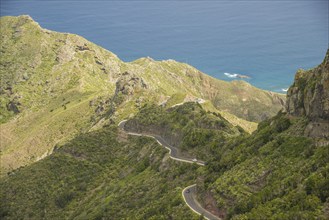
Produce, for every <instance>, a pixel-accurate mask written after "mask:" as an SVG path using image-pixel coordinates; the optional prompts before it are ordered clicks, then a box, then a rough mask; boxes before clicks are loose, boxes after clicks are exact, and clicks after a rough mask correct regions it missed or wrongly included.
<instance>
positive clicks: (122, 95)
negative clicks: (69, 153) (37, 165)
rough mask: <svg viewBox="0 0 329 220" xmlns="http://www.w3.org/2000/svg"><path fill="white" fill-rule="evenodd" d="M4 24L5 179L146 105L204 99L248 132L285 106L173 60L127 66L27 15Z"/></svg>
mask: <svg viewBox="0 0 329 220" xmlns="http://www.w3.org/2000/svg"><path fill="white" fill-rule="evenodd" d="M0 23H1V35H0V37H1V42H2V43H1V48H0V55H1V56H0V77H1V85H0V100H1V104H0V112H1V117H0V121H1V123H2V124H1V125H0V130H1V136H2V138H1V158H2V163H1V171H2V174H4V173H5V172H7V171H9V170H13V169H16V168H18V167H20V166H22V165H26V164H30V163H31V162H34V161H37V160H39V159H40V158H43V157H44V156H46V155H49V154H50V153H51V152H52V149H53V148H54V146H55V145H56V144H62V143H65V142H67V141H68V140H70V139H72V138H73V137H75V136H76V135H78V134H80V133H85V132H88V131H90V130H95V129H99V128H101V127H102V126H103V125H105V124H108V123H117V122H118V121H119V120H121V119H123V118H128V117H130V116H133V115H134V114H135V113H137V112H138V109H139V108H140V107H141V106H143V105H144V104H145V103H154V104H161V103H164V104H167V107H170V106H171V105H174V104H178V103H180V102H184V101H193V100H199V99H202V100H205V103H204V105H206V106H207V107H208V108H209V109H213V111H220V112H223V114H222V116H223V117H225V118H226V119H227V120H228V121H230V122H232V123H233V124H235V125H239V126H241V127H243V128H244V129H246V130H247V131H249V132H251V131H252V130H253V128H254V127H255V123H254V122H249V121H255V122H258V121H260V120H261V119H263V118H267V117H270V116H273V115H274V114H275V113H276V112H277V111H279V110H280V109H281V108H282V106H283V103H284V97H283V95H280V94H275V93H272V92H267V91H263V90H260V89H257V88H255V87H253V86H251V85H249V84H248V83H245V82H243V81H234V82H231V83H229V82H224V81H220V80H217V79H214V78H212V77H210V76H207V75H205V74H203V73H201V72H200V71H198V70H197V69H195V68H193V67H191V66H189V65H187V64H184V63H178V62H176V61H173V60H167V61H154V60H152V59H150V58H141V59H138V60H136V61H134V62H130V63H124V62H123V61H121V60H120V59H119V58H118V57H117V56H116V55H114V54H113V53H111V52H109V51H107V50H105V49H103V48H101V47H99V46H97V45H95V44H93V43H91V42H89V41H87V40H86V39H84V38H82V37H80V36H77V35H74V34H67V33H57V32H53V31H49V30H46V29H42V28H41V27H40V26H39V25H38V24H37V23H36V22H35V21H33V20H32V18H30V17H29V16H18V17H1V20H0ZM237 117H240V118H242V119H239V118H237ZM247 120H249V121H247Z"/></svg>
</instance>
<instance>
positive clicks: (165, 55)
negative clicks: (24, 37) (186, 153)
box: [0, 0, 328, 93]
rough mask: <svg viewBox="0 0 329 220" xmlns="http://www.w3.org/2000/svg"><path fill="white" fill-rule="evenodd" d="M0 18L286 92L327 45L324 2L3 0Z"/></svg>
mask: <svg viewBox="0 0 329 220" xmlns="http://www.w3.org/2000/svg"><path fill="white" fill-rule="evenodd" d="M0 13H1V16H5V15H21V14H28V15H30V16H31V17H32V18H33V19H34V20H36V21H37V22H38V23H39V24H40V25H41V26H42V27H44V28H46V29H50V30H55V31H59V32H69V33H74V34H78V35H81V36H83V37H85V38H86V39H88V40H90V41H92V42H94V43H96V44H98V45H100V46H102V47H104V48H106V49H108V50H110V51H112V52H113V53H115V54H117V55H118V57H120V58H121V59H122V60H124V61H133V60H135V59H138V58H140V57H145V56H149V57H152V58H153V59H155V60H166V59H174V60H177V61H180V62H186V63H188V64H190V65H192V66H194V67H196V68H197V69H199V70H201V71H203V72H205V73H207V74H208V75H211V76H213V77H215V78H218V79H222V80H228V81H229V80H236V79H239V78H238V76H239V74H240V75H246V76H248V77H250V78H249V79H248V78H246V79H243V80H246V81H248V82H249V83H251V84H252V85H254V86H256V87H259V88H262V89H266V90H270V91H275V92H283V93H284V92H285V89H287V88H288V87H289V86H290V85H291V84H292V82H293V78H294V74H295V72H296V70H297V69H299V68H303V69H309V68H312V67H314V66H316V65H318V64H320V63H321V62H322V60H323V58H324V55H325V52H326V50H327V48H328V0H264V1H261V0H249V1H247V0H241V1H237V0H231V1H221V0H218V1H214V0H213V1H185V0H183V1H134V0H130V1H64V0H57V1H53V0H49V1H40V0H39V1H38V0H35V1H29V0H26V1H13V0H10V1H2V0H1V11H0Z"/></svg>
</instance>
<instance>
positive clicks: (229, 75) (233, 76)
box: [224, 73, 238, 78]
mask: <svg viewBox="0 0 329 220" xmlns="http://www.w3.org/2000/svg"><path fill="white" fill-rule="evenodd" d="M224 75H225V76H227V77H229V78H238V74H236V73H233V74H231V73H224Z"/></svg>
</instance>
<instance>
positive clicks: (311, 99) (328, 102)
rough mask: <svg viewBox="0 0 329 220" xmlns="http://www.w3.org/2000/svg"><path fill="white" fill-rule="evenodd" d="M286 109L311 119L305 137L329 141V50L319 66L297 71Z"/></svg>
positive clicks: (291, 113) (288, 95)
mask: <svg viewBox="0 0 329 220" xmlns="http://www.w3.org/2000/svg"><path fill="white" fill-rule="evenodd" d="M286 109H287V112H288V114H289V115H291V116H298V117H307V118H308V119H309V121H310V122H309V124H308V125H307V127H306V129H305V135H307V136H311V137H322V138H327V139H329V50H328V51H327V54H326V57H325V59H324V61H323V62H322V63H321V64H320V65H319V66H317V67H315V68H313V69H310V70H298V71H297V73H296V76H295V81H294V84H293V85H292V86H291V87H290V88H289V90H288V93H287V104H286Z"/></svg>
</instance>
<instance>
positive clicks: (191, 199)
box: [182, 184, 220, 220]
mask: <svg viewBox="0 0 329 220" xmlns="http://www.w3.org/2000/svg"><path fill="white" fill-rule="evenodd" d="M182 196H183V198H184V200H185V203H186V204H187V205H188V206H189V207H190V209H192V210H193V211H194V212H195V213H197V214H199V215H201V214H202V215H203V216H204V217H205V218H206V219H209V220H219V219H220V218H219V217H217V216H215V215H214V214H212V213H210V212H208V211H207V210H205V209H204V208H202V206H201V205H200V204H199V203H198V201H197V199H196V184H194V185H192V186H188V187H186V188H185V189H184V190H183V191H182Z"/></svg>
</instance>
